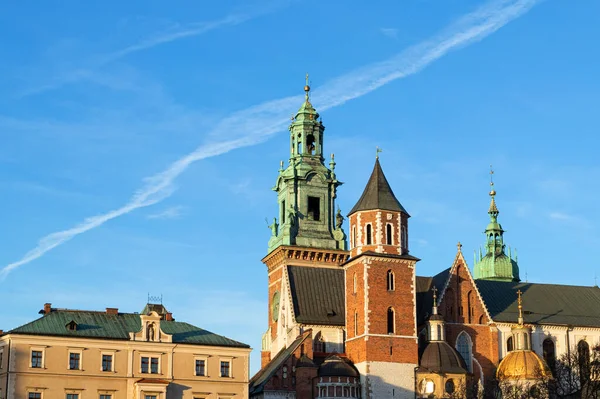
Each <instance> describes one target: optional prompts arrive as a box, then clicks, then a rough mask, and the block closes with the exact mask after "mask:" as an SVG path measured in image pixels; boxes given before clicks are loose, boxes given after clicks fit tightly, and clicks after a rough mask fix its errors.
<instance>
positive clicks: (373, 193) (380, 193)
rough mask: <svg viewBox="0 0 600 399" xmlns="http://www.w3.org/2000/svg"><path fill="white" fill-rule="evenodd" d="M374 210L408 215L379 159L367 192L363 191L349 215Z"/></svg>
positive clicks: (368, 183)
mask: <svg viewBox="0 0 600 399" xmlns="http://www.w3.org/2000/svg"><path fill="white" fill-rule="evenodd" d="M374 209H381V210H386V211H397V212H404V213H406V214H408V213H407V212H406V210H405V209H404V207H403V206H402V205H401V204H400V201H398V199H397V198H396V196H395V195H394V192H393V191H392V188H391V187H390V184H389V183H388V181H387V179H386V178H385V175H384V174H383V170H382V169H381V165H380V164H379V159H376V160H375V167H374V168H373V172H372V173H371V177H369V181H368V182H367V186H366V187H365V191H363V193H362V195H361V197H360V199H359V200H358V202H357V203H356V205H354V208H352V210H351V211H350V213H349V215H352V214H353V213H354V212H358V211H368V210H374Z"/></svg>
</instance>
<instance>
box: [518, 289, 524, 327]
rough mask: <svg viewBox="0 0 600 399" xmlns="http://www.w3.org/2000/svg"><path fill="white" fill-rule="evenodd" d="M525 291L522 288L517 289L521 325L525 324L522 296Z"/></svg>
mask: <svg viewBox="0 0 600 399" xmlns="http://www.w3.org/2000/svg"><path fill="white" fill-rule="evenodd" d="M521 295H523V292H521V290H518V291H517V297H518V298H517V303H518V304H519V325H522V324H523V299H522V298H521Z"/></svg>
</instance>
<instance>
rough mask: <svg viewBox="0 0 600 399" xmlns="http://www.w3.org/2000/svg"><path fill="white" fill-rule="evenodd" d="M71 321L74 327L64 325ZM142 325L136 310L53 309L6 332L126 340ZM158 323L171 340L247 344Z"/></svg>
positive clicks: (184, 326)
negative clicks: (122, 311) (111, 312)
mask: <svg viewBox="0 0 600 399" xmlns="http://www.w3.org/2000/svg"><path fill="white" fill-rule="evenodd" d="M72 321H74V322H75V323H77V328H76V329H75V330H69V329H67V327H66V325H67V324H69V323H70V322H72ZM141 327H142V323H141V319H140V315H139V314H135V313H118V314H107V313H106V312H93V311H81V310H60V309H53V310H52V311H51V312H50V313H48V314H46V315H44V316H42V317H41V318H39V319H37V320H34V321H32V322H30V323H27V324H25V325H23V326H21V327H17V328H15V329H14V330H11V331H9V332H8V334H30V335H51V336H65V337H78V338H98V339H116V340H129V333H130V332H138V331H140V329H141ZM160 327H161V329H162V331H163V332H164V333H166V334H169V335H172V336H173V342H175V343H185V344H193V345H211V346H231V347H240V348H249V346H248V345H246V344H243V343H241V342H237V341H234V340H232V339H229V338H226V337H223V336H221V335H217V334H214V333H212V332H210V331H206V330H203V329H202V328H199V327H195V326H193V325H191V324H188V323H183V322H179V321H165V320H163V321H161V322H160Z"/></svg>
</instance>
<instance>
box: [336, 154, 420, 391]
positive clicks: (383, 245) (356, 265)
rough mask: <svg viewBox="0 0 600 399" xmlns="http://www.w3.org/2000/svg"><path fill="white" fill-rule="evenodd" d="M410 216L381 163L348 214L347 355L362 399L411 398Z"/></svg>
mask: <svg viewBox="0 0 600 399" xmlns="http://www.w3.org/2000/svg"><path fill="white" fill-rule="evenodd" d="M408 218H409V215H408V213H407V212H406V210H405V209H404V207H403V206H402V205H401V204H400V202H399V201H398V200H397V199H396V196H395V195H394V193H393V191H392V189H391V188H390V185H389V184H388V182H387V179H386V178H385V175H384V174H383V170H382V169H381V165H380V164H379V159H376V161H375V167H374V169H373V173H372V174H371V177H370V178H369V182H368V183H367V186H366V188H365V190H364V192H363V194H362V196H361V197H360V199H359V201H358V203H357V204H356V205H355V206H354V208H353V209H352V211H350V214H349V221H350V256H351V258H350V260H349V261H348V262H347V263H346V265H345V270H346V327H347V339H346V353H347V355H348V357H349V358H350V360H352V362H353V363H354V364H355V365H356V367H357V368H358V370H359V372H360V374H361V383H362V390H363V392H362V397H363V398H409V397H411V398H412V397H414V383H415V380H414V376H415V368H416V367H417V365H418V344H417V332H416V299H415V264H416V262H417V261H418V259H417V258H415V257H413V256H410V255H409V254H408Z"/></svg>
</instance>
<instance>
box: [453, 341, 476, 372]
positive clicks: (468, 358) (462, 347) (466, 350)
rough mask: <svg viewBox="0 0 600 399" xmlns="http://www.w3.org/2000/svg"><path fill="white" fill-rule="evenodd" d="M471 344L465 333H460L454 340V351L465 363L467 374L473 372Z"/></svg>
mask: <svg viewBox="0 0 600 399" xmlns="http://www.w3.org/2000/svg"><path fill="white" fill-rule="evenodd" d="M471 347H472V342H471V337H469V335H468V334H467V333H466V332H464V331H463V332H461V333H460V334H459V335H458V338H457V339H456V350H457V351H458V353H460V355H461V356H462V358H463V359H464V361H465V364H466V365H467V370H469V373H472V372H473V357H472V356H473V355H472V352H471Z"/></svg>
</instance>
